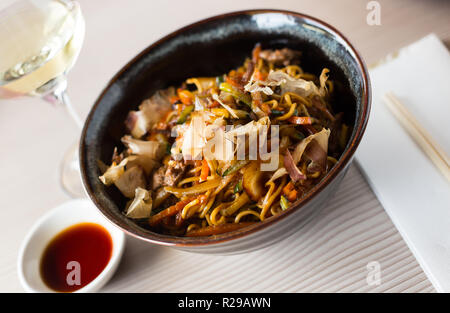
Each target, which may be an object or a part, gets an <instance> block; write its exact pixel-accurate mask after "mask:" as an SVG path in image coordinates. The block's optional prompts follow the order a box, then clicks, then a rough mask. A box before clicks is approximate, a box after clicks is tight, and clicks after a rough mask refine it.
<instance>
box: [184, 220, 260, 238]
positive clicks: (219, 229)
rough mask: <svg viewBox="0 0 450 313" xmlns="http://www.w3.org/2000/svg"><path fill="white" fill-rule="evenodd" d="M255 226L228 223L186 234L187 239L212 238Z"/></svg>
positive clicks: (250, 223) (249, 223)
mask: <svg viewBox="0 0 450 313" xmlns="http://www.w3.org/2000/svg"><path fill="white" fill-rule="evenodd" d="M252 224H254V222H243V223H226V224H221V225H213V226H207V227H203V228H200V229H194V230H191V231H190V232H187V233H186V236H187V237H203V236H212V235H218V234H223V233H227V232H230V231H233V230H237V229H240V228H243V227H246V226H249V225H252Z"/></svg>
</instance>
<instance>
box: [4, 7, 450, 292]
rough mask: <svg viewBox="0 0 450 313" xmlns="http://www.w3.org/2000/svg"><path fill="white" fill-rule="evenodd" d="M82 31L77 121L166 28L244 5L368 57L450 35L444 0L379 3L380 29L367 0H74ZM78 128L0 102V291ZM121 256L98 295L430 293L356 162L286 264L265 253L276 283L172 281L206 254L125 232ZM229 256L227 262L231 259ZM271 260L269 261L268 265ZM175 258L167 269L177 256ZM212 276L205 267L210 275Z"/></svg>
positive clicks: (21, 103)
mask: <svg viewBox="0 0 450 313" xmlns="http://www.w3.org/2000/svg"><path fill="white" fill-rule="evenodd" d="M79 2H80V3H81V6H82V10H83V13H84V16H85V18H86V28H87V32H86V39H85V44H84V46H83V49H82V51H81V54H80V57H79V60H78V62H77V64H76V65H75V67H74V69H73V70H72V72H71V73H70V75H69V93H70V96H71V98H72V102H73V103H74V104H75V106H76V109H77V111H78V112H79V114H80V115H81V116H82V117H85V116H86V115H87V113H88V112H89V109H90V107H91V105H92V104H93V103H94V101H95V99H96V97H97V96H98V94H99V93H100V91H101V90H102V88H103V87H104V86H105V85H106V83H107V82H108V81H109V79H110V78H111V77H112V76H113V75H114V74H115V73H116V72H117V71H118V70H119V69H120V68H121V67H122V66H123V65H124V64H125V63H126V62H127V61H128V60H129V59H131V58H132V57H134V56H135V55H136V54H137V53H138V52H139V51H141V50H142V49H144V48H145V47H146V46H148V45H149V44H151V43H152V42H154V41H155V40H157V39H158V38H160V37H162V36H163V35H165V34H167V33H169V32H171V31H173V30H175V29H177V28H179V27H180V26H183V25H186V24H188V23H191V22H194V21H196V20H199V19H201V18H205V17H208V16H211V15H215V14H219V13H223V12H227V11H234V10H240V9H248V8H280V9H289V10H293V11H299V12H304V13H307V14H310V15H313V16H316V17H318V18H321V19H323V20H325V21H327V22H329V23H330V24H332V25H334V26H336V27H337V28H338V29H340V30H341V31H342V32H343V33H344V34H345V35H347V37H348V38H349V39H350V40H351V41H352V42H353V43H354V45H355V46H356V47H357V48H358V49H359V50H360V52H361V53H362V55H363V57H364V58H365V59H366V61H367V63H368V64H371V63H374V62H375V61H376V60H378V59H379V58H381V57H383V56H384V55H386V54H387V53H389V52H391V51H394V50H397V49H398V48H400V47H402V46H404V45H406V44H408V43H411V42H413V41H415V40H417V39H419V38H421V37H423V36H424V35H426V34H428V33H430V32H435V33H436V34H437V35H438V36H439V37H440V38H441V39H442V40H443V41H444V42H446V43H447V44H448V42H449V41H450V23H449V20H448V16H450V2H449V1H407V0H402V1H395V2H394V1H386V0H383V1H379V2H380V4H381V23H382V25H381V26H369V25H367V23H366V15H367V13H368V11H367V10H366V4H367V2H368V1H355V0H354V1H349V0H345V1H332V0H329V1H320V2H319V1H301V0H294V1H289V0H286V1H281V0H278V1H245V3H244V1H234V0H233V1H230V0H229V1H214V2H211V1H200V0H198V1H196V0H191V1H154V0H153V1H141V0H133V1H126V2H125V1H106V0H97V1H88V0H80V1H79ZM78 134H79V130H77V129H76V127H75V124H74V123H73V122H72V121H71V120H70V118H69V116H68V115H67V114H66V112H65V111H64V108H56V107H52V106H51V105H48V104H47V103H44V102H43V101H41V100H39V99H32V98H23V99H17V100H14V101H12V100H9V101H5V100H0V142H1V143H2V149H1V151H2V153H1V162H0V187H1V188H0V195H1V199H2V205H1V210H0V242H1V248H2V249H1V251H0V292H21V291H23V289H22V287H21V286H20V284H19V280H18V276H17V269H16V262H17V253H18V248H19V245H20V243H21V241H22V239H23V237H24V236H25V234H26V232H27V230H28V229H29V228H30V227H31V225H32V224H33V223H34V222H35V221H36V220H37V218H38V217H39V216H41V215H42V214H43V213H44V212H46V211H47V210H49V209H51V208H53V207H55V206H56V205H58V204H60V203H62V202H64V201H66V200H68V199H69V196H68V195H66V194H65V193H64V191H63V190H62V189H61V188H60V186H59V181H58V179H59V172H58V170H59V164H60V161H61V159H62V157H63V155H64V153H65V151H66V150H67V149H68V148H69V147H70V146H71V145H72V144H73V143H74V142H75V140H76V138H77V136H78ZM127 241H128V244H127V248H126V250H125V254H124V258H123V260H122V263H121V265H120V267H119V269H118V272H117V273H116V275H115V276H114V278H113V279H112V280H111V281H110V283H109V284H107V285H106V286H105V287H104V289H103V290H104V291H113V292H114V291H122V292H183V291H186V292H195V291H198V292H202V291H204V292H221V291H222V292H227V291H228V292H230V291H235V292H240V291H248V292H264V291H266V292H276V291H295V292H309V291H321V292H334V291H338V292H373V291H382V292H433V291H434V288H433V286H432V285H431V283H430V282H429V281H428V279H427V277H426V276H425V274H424V273H423V271H422V269H421V268H420V266H419V265H418V263H417V261H416V260H415V259H414V257H413V256H412V254H411V252H410V251H409V249H408V247H407V246H406V244H405V243H404V241H403V239H402V238H401V236H400V235H399V233H398V231H397V230H396V229H395V227H394V226H393V224H392V222H391V221H390V219H389V217H388V216H387V215H386V213H385V212H384V210H383V208H382V207H381V206H380V204H379V202H378V200H377V199H376V197H375V196H374V194H373V193H372V191H371V190H370V188H369V186H368V185H367V183H366V181H365V179H364V178H363V177H362V176H361V173H360V172H359V170H358V168H357V166H356V165H352V166H351V168H350V170H349V172H348V174H347V176H346V177H345V179H344V181H343V184H342V186H341V187H340V189H339V191H338V192H337V194H336V196H335V197H334V198H333V199H332V200H331V201H330V203H329V205H328V207H327V208H326V209H325V210H324V211H323V213H322V214H321V215H320V216H319V217H318V218H316V219H315V220H314V222H313V223H311V224H310V225H308V227H307V228H306V230H305V231H304V232H303V233H302V234H301V235H300V236H297V238H296V241H297V242H299V244H298V246H296V247H295V248H294V250H293V251H294V254H293V255H292V256H291V258H290V260H291V261H290V263H289V264H287V265H286V264H282V263H280V261H279V260H278V255H277V253H281V252H282V251H283V248H284V246H283V244H285V243H284V242H281V243H279V244H277V245H276V246H274V248H268V249H265V250H262V251H257V252H252V253H253V254H254V256H255V258H257V257H261V256H262V255H264V257H265V258H266V260H269V262H270V261H272V262H273V264H274V266H276V267H279V266H285V269H284V271H283V274H282V276H281V277H282V279H281V281H280V283H279V284H275V285H268V284H265V283H264V280H263V279H258V280H255V282H254V283H253V284H250V285H248V284H247V288H246V289H243V287H240V286H243V285H242V284H239V280H238V276H237V275H238V274H235V275H233V274H232V273H230V275H229V276H228V277H227V279H225V280H224V279H222V280H220V283H214V282H212V283H211V282H209V283H207V284H205V283H203V284H201V283H199V282H201V281H202V279H204V280H206V278H204V276H202V275H201V272H199V271H198V270H187V271H186V275H185V276H184V277H180V278H174V277H171V276H170V273H167V275H166V276H164V275H160V274H161V271H162V270H163V269H164V267H165V265H166V262H167V260H171V259H176V258H177V257H180V256H181V257H183V258H184V260H185V262H186V264H188V265H194V264H198V262H199V261H202V262H203V263H202V264H204V265H205V267H206V266H208V264H211V262H213V259H212V257H210V256H199V255H196V254H188V253H185V252H179V251H176V250H173V249H169V248H162V247H156V246H152V245H149V244H147V243H145V242H141V241H138V240H136V239H132V238H127ZM238 260H239V257H237V256H232V257H229V259H228V260H225V261H223V262H224V265H226V264H227V262H229V263H230V264H231V262H234V261H238ZM371 261H377V262H379V264H380V266H381V284H380V285H374V286H369V285H368V284H367V282H366V276H367V273H368V270H367V268H366V265H367V264H368V263H369V262H371ZM266 262H267V261H266ZM172 266H174V265H173V264H172ZM206 273H207V272H205V274H206Z"/></svg>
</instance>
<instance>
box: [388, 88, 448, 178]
mask: <svg viewBox="0 0 450 313" xmlns="http://www.w3.org/2000/svg"><path fill="white" fill-rule="evenodd" d="M384 100H385V102H386V105H387V107H388V108H389V109H390V110H391V112H392V114H393V115H394V116H395V117H396V118H397V120H398V121H399V122H400V124H401V125H402V126H403V127H404V128H405V130H406V131H407V132H408V133H409V135H410V136H411V137H412V138H413V139H414V140H415V142H416V143H417V144H418V145H419V146H420V147H421V148H422V150H423V151H424V152H425V154H426V155H427V156H428V157H429V158H430V159H431V161H432V162H433V163H434V165H435V166H436V167H437V168H438V170H439V171H440V172H441V173H442V174H443V175H444V176H445V177H446V178H447V180H448V181H449V182H450V161H449V160H450V159H449V157H448V155H447V154H446V153H445V151H444V150H443V149H442V147H441V146H439V144H438V143H437V142H436V141H435V140H434V139H433V138H432V137H431V135H430V134H429V133H428V132H427V131H426V130H425V129H424V128H423V127H422V125H420V123H419V122H418V121H417V120H416V119H415V118H414V116H413V115H412V114H411V113H410V112H409V111H408V110H407V109H406V107H405V105H404V104H403V103H401V102H400V100H398V98H397V97H396V96H395V95H394V93H393V92H388V93H386V94H385V96H384Z"/></svg>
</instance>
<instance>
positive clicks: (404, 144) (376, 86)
mask: <svg viewBox="0 0 450 313" xmlns="http://www.w3.org/2000/svg"><path fill="white" fill-rule="evenodd" d="M370 76H371V80H372V87H373V99H372V111H371V115H370V118H369V123H368V126H367V130H366V133H365V135H364V138H363V140H362V142H361V145H360V147H359V148H358V151H357V153H356V158H357V161H358V163H359V164H360V167H361V168H362V170H363V172H364V173H365V175H366V176H367V178H368V180H369V183H370V184H371V186H372V188H373V190H374V192H375V193H376V195H377V196H378V198H379V200H380V202H381V204H382V205H383V207H384V209H385V210H386V212H387V213H388V215H389V216H390V218H391V219H392V221H393V222H394V224H395V226H396V227H397V228H398V230H399V232H400V234H401V235H402V236H403V238H404V239H405V241H406V243H407V244H408V246H409V248H410V249H411V250H412V252H413V254H414V255H415V257H416V258H417V260H418V262H419V263H420V265H421V266H422V268H423V270H424V271H425V273H426V274H427V276H428V278H429V279H430V281H431V282H432V284H433V285H434V287H435V288H436V290H437V291H440V292H450V184H449V183H448V181H447V180H446V179H445V178H444V176H443V175H442V174H441V173H440V172H439V171H438V170H437V169H436V167H435V166H434V164H433V163H432V162H431V160H430V159H429V158H428V157H427V156H426V155H425V153H424V152H423V151H422V150H421V149H420V147H419V146H418V145H417V144H416V143H415V142H414V140H413V139H412V138H411V137H410V136H409V135H408V133H407V132H406V131H405V130H404V129H403V128H402V126H401V125H400V124H399V122H398V121H397V120H396V118H395V117H394V116H393V115H392V114H391V113H390V111H389V109H388V108H387V107H386V105H385V103H384V101H383V100H382V97H383V95H384V94H385V93H386V92H388V91H393V92H394V94H395V95H396V96H397V97H398V98H399V99H400V101H401V102H402V103H403V104H404V105H405V106H406V107H407V108H408V110H409V111H410V112H411V113H412V114H413V115H414V117H415V118H416V119H417V120H418V121H419V123H421V125H422V126H424V128H425V129H426V130H427V131H428V132H429V133H430V134H431V136H432V137H433V138H434V139H435V140H436V141H437V142H438V144H439V145H441V146H442V148H443V149H444V151H445V152H446V153H447V154H450V54H449V52H448V50H447V49H446V47H445V46H444V45H443V44H442V42H440V40H439V39H438V38H437V37H436V35H434V34H430V35H428V36H426V37H425V38H422V39H421V40H419V41H417V42H415V43H413V44H411V45H410V46H407V47H405V48H403V49H401V50H400V51H399V53H398V54H397V53H396V54H394V55H392V56H389V57H388V58H387V59H386V60H384V62H383V63H381V64H380V65H378V66H376V67H375V68H374V69H372V70H371V71H370Z"/></svg>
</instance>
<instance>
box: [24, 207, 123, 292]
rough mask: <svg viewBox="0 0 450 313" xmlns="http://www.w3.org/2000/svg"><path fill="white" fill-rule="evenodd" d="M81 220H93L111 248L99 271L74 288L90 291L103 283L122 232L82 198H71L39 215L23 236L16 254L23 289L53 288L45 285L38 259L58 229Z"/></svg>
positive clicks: (120, 250) (115, 258)
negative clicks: (109, 254) (106, 237)
mask: <svg viewBox="0 0 450 313" xmlns="http://www.w3.org/2000/svg"><path fill="white" fill-rule="evenodd" d="M83 222H91V223H97V224H99V225H101V226H103V227H104V228H105V229H106V230H107V231H108V232H109V234H110V235H111V239H112V243H113V249H112V254H111V259H110V260H109V262H108V264H107V265H106V267H105V268H104V269H103V271H102V272H101V273H100V274H99V275H98V276H97V277H96V278H95V279H94V280H93V281H91V282H90V283H89V284H87V285H86V286H84V287H82V288H80V289H78V290H76V291H75V292H94V291H97V290H99V289H100V288H101V287H103V286H104V285H105V284H106V282H107V281H108V280H109V279H110V278H111V277H112V276H113V274H114V272H115V271H116V269H117V266H118V265H119V263H120V259H121V257H122V254H123V249H124V247H125V234H124V233H123V232H122V231H121V230H120V229H119V228H117V227H116V226H114V225H113V224H112V223H110V222H109V221H108V220H107V219H105V218H104V217H103V215H101V213H100V212H99V211H98V210H97V208H95V206H94V205H93V204H92V203H91V202H90V201H89V200H85V199H77V200H71V201H68V202H65V203H63V204H61V205H60V206H58V207H56V208H54V209H52V210H51V211H50V212H48V213H47V214H45V215H44V216H42V217H41V218H40V219H39V220H38V221H37V222H36V224H35V225H34V226H33V227H32V228H31V230H30V231H29V232H28V234H27V236H26V237H25V239H24V241H23V243H22V245H21V247H20V250H19V258H18V274H19V279H20V282H21V284H22V286H23V287H24V289H25V290H26V291H27V292H55V291H54V290H52V289H50V288H49V287H47V285H46V284H45V283H44V281H43V280H42V277H41V273H40V261H41V257H42V254H43V252H44V250H45V248H46V247H47V245H48V244H49V243H50V241H51V240H52V239H53V238H54V237H55V236H56V235H57V234H58V233H60V232H61V231H62V230H64V229H66V228H68V227H70V226H72V225H75V224H78V223H83Z"/></svg>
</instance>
